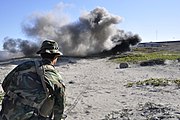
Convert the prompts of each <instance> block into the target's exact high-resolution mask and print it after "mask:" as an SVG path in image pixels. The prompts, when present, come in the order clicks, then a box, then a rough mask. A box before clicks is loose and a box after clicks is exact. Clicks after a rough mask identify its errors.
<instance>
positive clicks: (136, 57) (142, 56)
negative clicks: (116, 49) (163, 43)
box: [111, 48, 180, 63]
mask: <svg viewBox="0 0 180 120" xmlns="http://www.w3.org/2000/svg"><path fill="white" fill-rule="evenodd" d="M179 58H180V52H172V51H161V50H157V49H152V48H151V49H150V48H136V49H135V50H133V52H130V53H125V54H120V55H117V56H116V57H114V58H111V60H113V61H115V62H117V63H122V62H128V63H138V62H141V61H147V60H154V59H161V60H177V59H179Z"/></svg>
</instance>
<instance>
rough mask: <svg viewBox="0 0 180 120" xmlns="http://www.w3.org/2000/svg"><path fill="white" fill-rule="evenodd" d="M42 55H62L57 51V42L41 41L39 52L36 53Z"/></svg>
mask: <svg viewBox="0 0 180 120" xmlns="http://www.w3.org/2000/svg"><path fill="white" fill-rule="evenodd" d="M43 53H48V54H57V55H63V54H62V53H61V52H60V51H59V47H58V44H57V42H56V41H54V40H45V41H43V43H42V45H41V48H40V50H39V51H37V54H43Z"/></svg>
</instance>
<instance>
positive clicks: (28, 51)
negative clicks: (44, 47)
mask: <svg viewBox="0 0 180 120" xmlns="http://www.w3.org/2000/svg"><path fill="white" fill-rule="evenodd" d="M4 41H5V42H4V44H3V49H4V50H7V51H9V52H11V53H18V52H22V53H23V54H24V55H25V56H32V55H34V54H35V52H36V51H37V50H38V48H39V46H38V45H37V44H36V43H34V42H30V41H28V40H22V39H13V38H8V37H6V38H4Z"/></svg>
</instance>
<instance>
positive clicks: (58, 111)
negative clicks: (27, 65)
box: [45, 69, 65, 120]
mask: <svg viewBox="0 0 180 120" xmlns="http://www.w3.org/2000/svg"><path fill="white" fill-rule="evenodd" d="M45 80H46V84H47V86H50V87H51V89H52V90H53V94H54V97H55V105H54V108H53V110H54V117H55V120H60V118H61V116H62V114H63V112H64V107H65V86H64V84H63V83H62V82H61V81H62V78H61V76H60V75H59V73H58V72H57V71H56V70H55V69H45Z"/></svg>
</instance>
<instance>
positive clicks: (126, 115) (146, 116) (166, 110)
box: [103, 102, 180, 120]
mask: <svg viewBox="0 0 180 120" xmlns="http://www.w3.org/2000/svg"><path fill="white" fill-rule="evenodd" d="M134 118H138V119H140V120H179V118H180V113H179V112H177V110H175V109H173V108H171V107H168V106H166V105H161V104H155V103H152V102H146V103H145V104H138V106H137V108H135V109H131V108H125V109H122V110H119V111H112V112H111V113H109V114H108V115H106V116H105V118H104V119H103V120H134Z"/></svg>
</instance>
